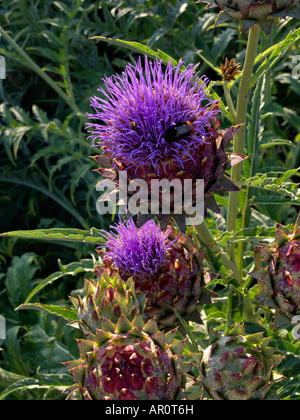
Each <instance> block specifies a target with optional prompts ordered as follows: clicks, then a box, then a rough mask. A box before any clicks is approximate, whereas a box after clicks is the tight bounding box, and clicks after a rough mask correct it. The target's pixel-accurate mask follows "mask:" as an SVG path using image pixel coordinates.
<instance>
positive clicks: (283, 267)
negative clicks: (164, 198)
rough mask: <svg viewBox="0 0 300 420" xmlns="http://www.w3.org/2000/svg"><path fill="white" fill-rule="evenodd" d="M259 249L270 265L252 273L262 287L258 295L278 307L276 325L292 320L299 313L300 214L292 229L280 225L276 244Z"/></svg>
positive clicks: (272, 306) (265, 301)
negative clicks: (272, 246)
mask: <svg viewBox="0 0 300 420" xmlns="http://www.w3.org/2000/svg"><path fill="white" fill-rule="evenodd" d="M259 250H260V253H261V255H262V257H263V259H264V260H265V261H266V263H267V266H266V268H262V269H259V270H257V271H255V272H254V273H252V276H253V277H254V278H256V279H257V280H258V281H259V284H260V288H261V293H260V294H259V295H258V296H257V298H256V299H257V301H258V302H260V303H261V304H262V305H263V306H267V307H269V308H272V309H275V328H276V327H280V326H283V325H287V324H290V323H291V320H292V318H293V317H294V316H296V315H300V216H299V217H298V219H297V221H296V223H295V225H294V228H293V230H292V231H289V230H288V229H286V228H285V227H284V226H282V225H279V224H278V225H277V227H276V236H275V247H274V248H268V247H266V246H261V247H260V248H259Z"/></svg>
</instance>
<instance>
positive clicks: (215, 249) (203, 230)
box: [195, 222, 243, 284]
mask: <svg viewBox="0 0 300 420" xmlns="http://www.w3.org/2000/svg"><path fill="white" fill-rule="evenodd" d="M195 229H196V231H197V233H198V235H199V236H200V238H201V240H202V241H203V242H204V243H205V245H207V246H208V247H209V248H210V249H211V251H212V253H213V254H219V253H221V259H222V263H223V265H224V267H225V268H226V269H227V270H228V271H232V277H233V278H234V279H235V280H237V281H238V282H239V283H240V284H242V283H243V280H242V278H241V275H240V273H239V270H238V268H237V266H236V264H234V263H233V262H232V261H230V260H229V259H228V258H227V257H226V255H225V254H224V253H223V249H222V248H221V247H220V245H218V244H217V243H216V242H215V239H214V237H213V235H212V233H211V231H210V230H209V229H208V227H207V225H206V223H205V222H203V223H202V224H201V225H198V226H195Z"/></svg>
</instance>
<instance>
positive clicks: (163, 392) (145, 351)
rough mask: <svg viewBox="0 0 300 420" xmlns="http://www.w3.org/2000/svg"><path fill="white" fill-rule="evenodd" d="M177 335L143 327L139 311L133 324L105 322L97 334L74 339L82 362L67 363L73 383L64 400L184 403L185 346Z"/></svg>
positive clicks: (151, 324) (154, 325)
mask: <svg viewBox="0 0 300 420" xmlns="http://www.w3.org/2000/svg"><path fill="white" fill-rule="evenodd" d="M175 334H176V330H172V331H170V332H168V333H167V334H164V333H162V332H161V331H159V329H158V326H157V323H156V322H155V320H150V321H148V322H147V323H146V324H145V323H144V321H143V319H142V316H141V315H140V314H139V313H138V314H137V315H136V317H135V318H134V320H133V321H132V322H130V321H129V320H128V319H127V318H125V317H124V316H121V317H120V319H119V321H118V323H117V324H114V323H112V322H111V321H109V320H107V319H104V320H103V323H102V328H101V329H99V330H96V334H95V335H92V334H90V335H89V338H88V340H78V346H79V350H80V355H81V359H80V360H76V361H71V362H68V363H65V365H66V366H67V368H68V369H69V371H70V372H71V374H72V375H73V378H74V380H75V382H76V385H75V386H73V387H71V388H69V389H68V390H67V392H68V393H69V397H68V399H71V400H78V399H79V400H81V399H84V400H175V399H182V398H183V397H184V393H183V391H182V385H183V379H184V375H183V373H182V362H183V357H182V355H181V354H182V351H183V345H184V342H183V341H174V337H175Z"/></svg>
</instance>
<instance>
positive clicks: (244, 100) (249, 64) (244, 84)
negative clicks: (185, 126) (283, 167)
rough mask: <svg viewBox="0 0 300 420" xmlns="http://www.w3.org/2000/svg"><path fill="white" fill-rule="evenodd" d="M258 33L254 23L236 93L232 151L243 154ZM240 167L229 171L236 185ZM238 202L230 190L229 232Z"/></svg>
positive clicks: (232, 253) (231, 254)
mask: <svg viewBox="0 0 300 420" xmlns="http://www.w3.org/2000/svg"><path fill="white" fill-rule="evenodd" d="M259 35H260V26H259V25H254V26H253V27H252V28H251V29H250V32H249V38H248V47H247V52H246V58H245V64H244V69H243V75H242V78H241V84H240V89H239V95H238V103H237V113H236V114H237V115H236V124H244V126H243V127H242V128H241V129H240V130H239V131H238V133H237V134H236V136H235V138H234V144H233V152H234V153H237V154H243V153H244V148H245V137H246V120H247V107H248V100H249V96H250V82H251V76H252V72H253V67H254V62H255V58H256V55H257V48H258V41H259ZM242 169H243V163H242V162H241V163H239V164H238V165H236V166H234V167H233V168H232V171H231V178H232V180H233V181H234V182H235V183H236V184H237V185H238V183H239V181H240V179H241V175H242ZM238 202H239V193H238V192H234V191H232V192H230V193H229V202H228V213H227V230H228V231H229V232H235V230H236V219H237V210H238ZM228 252H229V257H230V259H231V261H235V246H234V245H232V246H230V247H229V250H228Z"/></svg>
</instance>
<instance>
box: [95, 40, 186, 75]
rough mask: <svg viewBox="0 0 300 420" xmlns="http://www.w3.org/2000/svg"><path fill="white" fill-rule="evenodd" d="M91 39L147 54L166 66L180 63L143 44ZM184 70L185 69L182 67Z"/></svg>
mask: <svg viewBox="0 0 300 420" xmlns="http://www.w3.org/2000/svg"><path fill="white" fill-rule="evenodd" d="M90 39H99V40H100V41H103V42H106V43H108V44H112V45H117V46H119V47H126V48H128V49H130V50H132V51H134V52H137V53H139V54H146V55H147V56H148V57H150V58H156V57H157V58H159V59H160V60H162V61H163V62H164V63H165V64H168V63H169V61H170V60H171V61H172V63H173V65H174V66H177V64H178V61H176V60H175V59H174V58H173V57H171V56H170V55H168V54H166V53H164V52H163V51H161V50H159V49H158V50H157V51H154V50H152V49H151V48H149V47H146V46H145V45H143V44H141V43H140V42H133V41H124V40H122V39H113V38H106V37H104V36H93V37H91V38H90ZM182 68H183V67H182Z"/></svg>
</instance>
